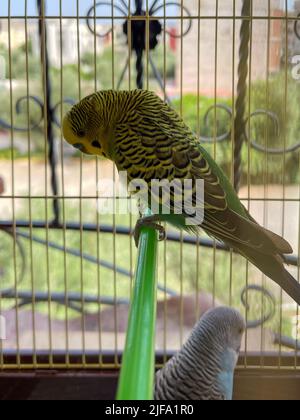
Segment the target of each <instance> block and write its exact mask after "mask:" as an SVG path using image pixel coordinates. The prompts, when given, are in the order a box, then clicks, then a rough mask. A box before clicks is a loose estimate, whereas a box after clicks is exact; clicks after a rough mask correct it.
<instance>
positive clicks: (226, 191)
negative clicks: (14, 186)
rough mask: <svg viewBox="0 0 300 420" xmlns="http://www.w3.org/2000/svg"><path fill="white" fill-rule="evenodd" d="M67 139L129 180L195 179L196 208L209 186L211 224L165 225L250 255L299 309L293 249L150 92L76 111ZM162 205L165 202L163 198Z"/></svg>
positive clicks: (109, 95)
mask: <svg viewBox="0 0 300 420" xmlns="http://www.w3.org/2000/svg"><path fill="white" fill-rule="evenodd" d="M63 133H64V137H65V139H66V140H67V141H68V142H69V143H70V144H72V145H73V146H74V147H76V148H78V149H79V150H81V151H82V152H83V153H87V154H95V155H102V156H104V157H106V158H108V159H110V160H112V161H113V162H114V163H115V164H116V166H117V168H118V170H119V171H127V174H128V181H129V182H130V181H132V180H136V179H142V180H144V181H145V182H146V183H147V184H148V185H149V186H150V184H151V181H152V180H153V179H157V180H162V179H167V180H169V181H173V180H175V179H176V180H181V181H184V180H191V182H192V185H193V187H192V189H191V191H190V195H191V197H192V199H193V203H195V202H196V197H195V195H196V180H197V179H201V180H203V181H204V204H202V206H203V207H204V221H203V223H202V224H201V226H191V225H187V224H186V219H187V217H188V215H187V214H185V213H184V212H183V213H182V214H175V213H176V212H175V211H174V205H173V202H172V199H171V202H170V214H160V215H159V219H160V220H161V221H166V222H169V223H171V224H172V225H174V226H176V227H177V228H180V229H184V230H186V231H188V232H193V233H195V234H198V233H199V228H200V227H201V228H203V229H204V230H205V231H206V232H207V233H208V234H209V235H210V236H212V237H214V238H217V239H218V240H221V241H223V242H224V243H226V244H227V245H228V246H230V247H231V248H233V249H234V250H236V251H238V252H239V253H240V254H242V255H244V256H245V257H246V258H247V259H248V260H250V261H251V262H252V263H253V264H254V265H256V266H257V267H258V268H259V269H260V270H261V271H262V272H263V273H264V274H266V275H267V276H268V277H270V278H271V279H273V280H274V281H275V282H276V283H278V284H279V285H280V286H281V287H282V288H283V289H284V290H285V291H286V292H287V293H288V294H289V295H290V296H291V297H292V298H293V299H294V300H295V301H296V302H297V303H298V304H299V305H300V285H299V283H297V281H296V280H295V279H294V278H293V277H292V276H291V274H289V272H288V271H287V270H286V269H285V268H284V261H285V259H284V254H289V253H292V252H293V250H292V248H291V246H290V245H289V243H288V242H287V241H285V240H284V239H283V238H281V237H280V236H278V235H276V234H274V233H272V232H270V231H268V230H266V229H264V228H263V227H261V226H260V225H258V224H257V223H256V222H255V220H254V219H253V218H252V217H251V216H250V214H249V213H248V211H247V210H246V208H245V207H244V206H243V204H242V203H241V201H240V200H239V198H238V196H237V194H236V192H235V190H234V188H233V187H232V185H231V183H230V181H229V180H228V178H227V177H226V175H225V174H224V172H223V171H222V169H221V168H220V167H219V166H218V165H217V163H216V162H215V161H214V160H213V158H212V157H211V156H210V154H209V153H208V152H207V151H206V150H205V149H204V148H203V147H202V146H201V144H200V143H199V140H198V138H197V137H196V136H195V134H194V133H193V132H192V131H191V130H190V129H189V127H187V125H186V124H185V123H184V121H183V120H182V118H181V117H180V116H179V115H178V113H177V112H176V111H174V110H173V109H172V108H171V107H170V106H169V105H168V104H166V103H165V102H163V101H162V100H161V99H160V98H159V97H158V96H157V95H155V94H154V93H152V92H149V91H143V90H134V91H122V92H117V91H103V92H98V93H95V94H93V95H90V96H88V97H87V98H85V99H83V100H82V101H81V102H79V104H77V105H75V106H74V107H73V108H72V109H71V111H70V112H69V113H68V114H67V115H66V117H65V119H64V122H63ZM156 200H157V201H160V200H161V198H160V197H156Z"/></svg>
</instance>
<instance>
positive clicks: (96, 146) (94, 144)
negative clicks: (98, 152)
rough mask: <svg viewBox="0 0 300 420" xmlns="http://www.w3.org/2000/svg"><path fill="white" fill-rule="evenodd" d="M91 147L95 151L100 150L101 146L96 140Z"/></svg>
mask: <svg viewBox="0 0 300 420" xmlns="http://www.w3.org/2000/svg"><path fill="white" fill-rule="evenodd" d="M92 146H93V147H95V148H96V149H101V144H100V143H99V142H98V140H94V141H93V143H92Z"/></svg>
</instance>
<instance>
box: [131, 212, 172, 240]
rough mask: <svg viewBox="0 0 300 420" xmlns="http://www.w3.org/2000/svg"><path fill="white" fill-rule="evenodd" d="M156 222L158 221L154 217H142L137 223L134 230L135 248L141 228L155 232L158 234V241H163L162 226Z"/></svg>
mask: <svg viewBox="0 0 300 420" xmlns="http://www.w3.org/2000/svg"><path fill="white" fill-rule="evenodd" d="M157 221H158V220H157V219H156V218H155V217H154V216H149V217H142V218H141V219H139V220H138V221H137V223H136V226H135V229H134V242H135V245H136V247H137V248H138V246H139V241H140V236H141V230H142V228H143V227H148V228H152V229H155V230H157V231H158V232H159V241H164V240H165V239H166V236H167V235H166V230H165V228H164V227H163V226H162V225H160V224H158V223H157Z"/></svg>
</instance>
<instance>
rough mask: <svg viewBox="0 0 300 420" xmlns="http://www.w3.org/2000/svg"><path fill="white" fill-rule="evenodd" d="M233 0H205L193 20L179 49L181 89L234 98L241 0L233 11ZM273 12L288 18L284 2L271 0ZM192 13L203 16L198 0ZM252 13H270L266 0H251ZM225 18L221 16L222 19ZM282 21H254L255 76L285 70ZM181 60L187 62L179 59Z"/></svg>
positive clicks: (191, 6)
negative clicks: (234, 17)
mask: <svg viewBox="0 0 300 420" xmlns="http://www.w3.org/2000/svg"><path fill="white" fill-rule="evenodd" d="M233 3H234V2H232V0H222V1H221V2H218V16H219V19H218V20H216V19H212V17H214V16H215V15H216V1H215V0H201V2H200V19H199V20H197V19H193V25H192V29H191V31H190V32H189V33H188V35H186V36H185V37H184V39H183V42H182V51H181V47H180V45H179V48H178V49H177V69H176V83H177V88H178V89H179V88H180V87H181V86H182V89H183V92H191V93H196V92H197V86H198V83H199V88H200V92H201V93H202V94H205V95H208V96H214V95H215V94H216V95H217V96H231V95H232V94H233V93H234V91H235V87H236V84H237V77H238V60H239V43H240V27H241V19H235V20H234V19H232V18H230V17H232V16H234V15H236V16H241V8H242V0H237V1H236V2H235V3H236V10H235V11H234V10H233ZM271 3H272V4H271V16H274V17H280V16H285V12H284V10H283V8H282V6H283V5H282V1H281V0H273V1H272V2H271ZM187 7H188V8H189V10H190V12H191V14H192V15H193V16H197V15H199V2H198V0H190V1H189V4H188V5H187ZM253 15H254V17H255V16H260V17H266V18H267V16H268V0H253ZM222 18H223V19H222ZM283 32H284V23H283V21H282V20H279V19H276V20H274V19H273V20H272V19H271V20H269V21H268V19H253V22H252V35H251V56H252V59H251V79H252V80H258V79H265V78H266V75H267V73H276V72H279V71H280V68H281V58H282V49H283V42H284V37H283ZM182 58H183V65H181V60H182Z"/></svg>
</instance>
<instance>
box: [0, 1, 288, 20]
mask: <svg viewBox="0 0 300 420" xmlns="http://www.w3.org/2000/svg"><path fill="white" fill-rule="evenodd" d="M97 1H99V0H97ZM127 1H128V0H125V2H126V3H127ZM144 1H145V0H144ZM170 1H171V2H172V1H173V2H174V0H170ZM104 2H106V3H107V2H109V1H108V0H104ZM152 2H153V0H149V6H151V4H152ZM179 2H180V0H179ZM78 3H79V14H80V15H82V16H84V15H85V14H86V12H87V11H88V9H89V8H90V7H91V5H93V3H94V0H79V1H78ZM120 3H121V2H120V0H115V4H120ZM131 3H132V4H133V5H134V0H131ZM162 3H163V1H162V0H161V1H160V4H162ZM9 4H10V9H11V14H12V15H14V16H24V14H25V4H26V1H25V0H0V16H7V15H8V5H9ZM46 4H47V14H48V15H51V16H57V15H59V9H60V6H59V5H60V0H48V1H47V2H46ZM282 4H283V7H284V4H285V0H282ZM288 4H289V8H292V7H293V5H294V0H288ZM97 10H98V13H100V12H101V14H102V13H103V15H109V14H110V13H111V8H110V7H109V6H103V7H102V8H101V10H100V8H98V9H97ZM27 13H28V15H30V16H35V15H36V14H37V11H36V0H27ZM168 13H172V14H173V13H174V7H173V8H172V10H171V9H170V10H169V11H168ZM62 14H63V15H66V16H76V14H77V0H62Z"/></svg>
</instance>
